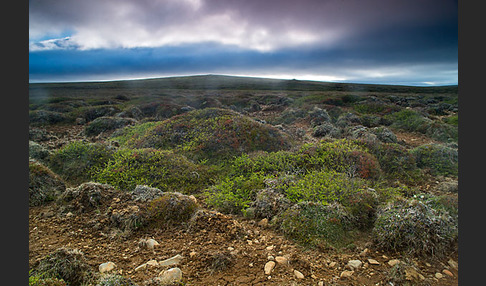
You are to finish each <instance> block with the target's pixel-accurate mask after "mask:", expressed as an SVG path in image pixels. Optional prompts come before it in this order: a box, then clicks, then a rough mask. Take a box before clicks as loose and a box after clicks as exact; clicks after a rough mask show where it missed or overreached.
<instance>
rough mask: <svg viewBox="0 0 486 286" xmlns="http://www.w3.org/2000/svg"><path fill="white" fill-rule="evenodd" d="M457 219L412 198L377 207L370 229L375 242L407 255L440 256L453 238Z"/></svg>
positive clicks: (455, 237) (383, 247)
mask: <svg viewBox="0 0 486 286" xmlns="http://www.w3.org/2000/svg"><path fill="white" fill-rule="evenodd" d="M457 230H458V229H457V222H456V221H455V220H454V219H453V218H452V216H451V215H450V214H449V213H448V212H445V211H441V210H438V209H434V208H432V207H430V206H429V205H428V204H426V203H424V202H422V201H420V200H416V199H410V200H406V199H402V200H396V201H394V202H392V203H389V204H387V205H386V206H384V207H381V208H380V209H379V211H378V215H377V219H376V222H375V225H374V228H373V231H372V236H373V240H374V242H375V243H376V245H377V246H378V247H380V248H382V249H385V250H391V251H404V252H406V253H408V254H411V255H419V256H427V255H433V256H441V255H443V254H445V252H446V251H447V250H448V249H449V247H450V246H451V244H452V243H453V242H454V241H455V240H456V239H457V235H458V232H457Z"/></svg>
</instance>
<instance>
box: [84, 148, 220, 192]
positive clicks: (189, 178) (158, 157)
mask: <svg viewBox="0 0 486 286" xmlns="http://www.w3.org/2000/svg"><path fill="white" fill-rule="evenodd" d="M93 174H94V175H93V176H94V179H95V180H96V181H98V182H101V183H107V184H110V185H112V186H114V187H116V188H118V189H120V190H123V191H131V190H133V189H134V188H135V187H136V186H137V185H147V186H149V187H154V188H158V189H160V190H162V191H164V192H165V191H178V192H182V193H194V192H197V191H199V190H202V189H204V188H205V187H206V186H207V185H208V184H209V183H210V178H211V176H212V170H211V169H210V168H209V167H207V166H201V165H196V164H194V163H193V162H191V161H189V160H188V159H187V158H186V157H184V156H182V155H178V154H174V152H172V151H167V150H156V149H150V148H145V149H120V150H118V151H116V152H115V153H113V155H112V157H111V158H110V160H109V161H108V162H107V163H106V164H105V165H103V166H101V167H99V168H97V169H96V170H95V171H94V172H93Z"/></svg>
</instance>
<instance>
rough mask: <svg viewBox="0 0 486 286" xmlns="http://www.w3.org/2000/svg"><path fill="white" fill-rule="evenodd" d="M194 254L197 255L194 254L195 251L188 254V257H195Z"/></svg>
mask: <svg viewBox="0 0 486 286" xmlns="http://www.w3.org/2000/svg"><path fill="white" fill-rule="evenodd" d="M196 254H197V253H196V252H195V251H191V253H189V256H190V257H194V256H196Z"/></svg>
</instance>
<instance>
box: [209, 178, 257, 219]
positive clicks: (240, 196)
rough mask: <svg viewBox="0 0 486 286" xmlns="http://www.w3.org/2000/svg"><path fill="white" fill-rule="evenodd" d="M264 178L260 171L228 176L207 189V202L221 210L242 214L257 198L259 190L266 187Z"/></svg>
mask: <svg viewBox="0 0 486 286" xmlns="http://www.w3.org/2000/svg"><path fill="white" fill-rule="evenodd" d="M264 180H265V178H264V177H263V176H262V175H261V174H260V173H254V174H252V175H251V176H249V177H245V176H242V175H240V176H234V177H226V178H224V179H223V180H222V181H221V183H219V184H217V185H215V186H212V187H211V188H209V189H208V190H206V192H205V195H206V202H207V204H208V205H210V206H212V207H214V208H215V209H217V210H218V211H220V212H223V213H232V214H242V213H243V210H244V209H246V208H248V207H249V206H250V203H251V202H252V201H253V200H254V199H255V195H256V193H257V191H258V190H260V189H263V188H264V187H265V183H264Z"/></svg>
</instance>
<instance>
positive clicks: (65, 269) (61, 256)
mask: <svg viewBox="0 0 486 286" xmlns="http://www.w3.org/2000/svg"><path fill="white" fill-rule="evenodd" d="M31 274H32V276H36V275H42V277H44V278H56V279H62V280H64V281H65V282H66V284H68V285H70V286H81V285H86V284H87V283H89V282H90V281H93V277H94V274H93V272H92V271H91V268H90V266H89V264H88V263H87V261H86V258H85V257H84V254H83V253H82V252H81V251H79V250H77V249H70V248H64V247H62V248H58V249H56V250H55V251H54V252H53V253H51V254H48V255H46V256H45V257H44V258H42V260H40V262H39V264H38V265H37V266H36V267H35V268H34V269H33V270H32V272H31ZM33 280H34V279H33ZM56 282H59V283H61V282H60V281H56ZM34 285H35V284H34ZM40 285H42V284H40ZM59 285H62V284H59Z"/></svg>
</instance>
